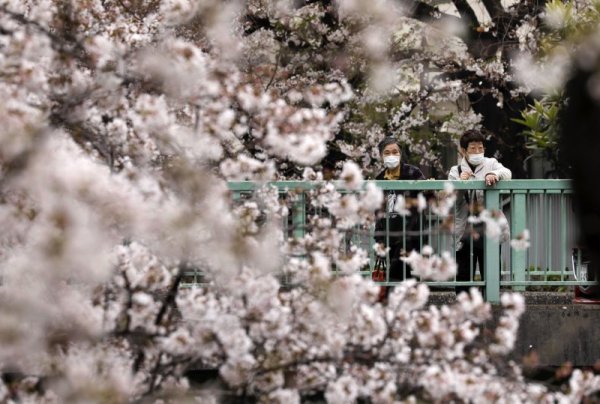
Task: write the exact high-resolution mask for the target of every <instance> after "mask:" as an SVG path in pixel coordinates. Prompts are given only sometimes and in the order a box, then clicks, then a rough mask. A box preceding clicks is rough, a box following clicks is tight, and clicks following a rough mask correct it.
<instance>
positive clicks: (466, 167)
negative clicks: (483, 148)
mask: <svg viewBox="0 0 600 404" xmlns="http://www.w3.org/2000/svg"><path fill="white" fill-rule="evenodd" d="M483 159H484V160H483V162H482V163H481V164H479V165H478V166H475V171H473V170H472V169H471V166H470V165H469V162H468V161H467V159H466V158H464V157H463V158H462V160H461V161H460V168H461V169H462V171H467V172H469V173H473V174H474V173H476V172H479V171H481V170H483V166H484V165H485V157H484V158H483Z"/></svg>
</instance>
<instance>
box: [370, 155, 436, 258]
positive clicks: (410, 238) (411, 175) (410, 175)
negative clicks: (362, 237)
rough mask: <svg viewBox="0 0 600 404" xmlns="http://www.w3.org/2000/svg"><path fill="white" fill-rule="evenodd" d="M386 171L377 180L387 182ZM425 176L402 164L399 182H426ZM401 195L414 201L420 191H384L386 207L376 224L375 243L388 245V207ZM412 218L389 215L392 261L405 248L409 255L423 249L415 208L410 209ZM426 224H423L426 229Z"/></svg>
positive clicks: (394, 214) (412, 167)
mask: <svg viewBox="0 0 600 404" xmlns="http://www.w3.org/2000/svg"><path fill="white" fill-rule="evenodd" d="M384 175H385V170H384V171H382V172H381V173H379V175H377V177H375V179H376V180H385V178H384ZM424 179H425V176H424V175H423V173H422V172H421V170H419V168H418V167H415V166H412V165H410V164H404V163H400V178H399V180H424ZM397 194H401V195H403V196H404V197H405V198H407V199H414V198H416V197H417V195H418V194H419V191H418V190H415V191H384V196H385V197H384V207H383V209H382V212H380V215H381V217H380V218H379V219H377V222H376V224H375V241H376V242H378V243H383V244H384V245H385V244H386V239H387V238H386V217H385V211H386V208H387V206H388V201H390V198H394V196H395V195H397ZM410 212H411V214H410V216H402V215H400V214H397V213H389V219H388V220H389V222H388V224H389V233H390V236H389V239H388V240H389V247H390V259H392V260H393V259H396V258H397V256H398V255H399V254H400V251H401V250H402V249H403V247H406V248H405V252H406V253H408V252H410V251H411V250H413V249H415V250H417V251H419V250H420V249H421V245H420V241H421V236H420V234H417V233H419V231H420V226H421V224H420V222H419V213H418V211H417V209H416V208H415V207H413V208H411V209H410ZM424 225H425V223H423V227H424ZM404 230H406V244H404V242H403V235H404ZM423 230H425V229H423ZM426 242H427V241H426V238H425V237H423V243H426Z"/></svg>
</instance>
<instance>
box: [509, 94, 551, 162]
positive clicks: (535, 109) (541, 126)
mask: <svg viewBox="0 0 600 404" xmlns="http://www.w3.org/2000/svg"><path fill="white" fill-rule="evenodd" d="M561 104H562V101H561V100H560V98H559V97H556V98H543V99H541V100H539V101H538V100H535V101H534V102H533V105H529V107H528V108H527V109H526V110H524V111H521V118H522V119H517V118H513V121H514V122H517V123H520V124H521V125H523V126H525V128H526V129H525V130H523V132H522V134H523V135H524V136H525V137H526V139H527V143H526V146H527V148H528V149H531V150H543V151H545V152H549V153H552V154H553V153H555V152H556V150H557V147H558V128H559V122H558V112H559V110H560V105H561Z"/></svg>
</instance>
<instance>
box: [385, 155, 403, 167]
mask: <svg viewBox="0 0 600 404" xmlns="http://www.w3.org/2000/svg"><path fill="white" fill-rule="evenodd" d="M398 164H400V156H385V157H384V158H383V165H384V166H385V168H396V167H398Z"/></svg>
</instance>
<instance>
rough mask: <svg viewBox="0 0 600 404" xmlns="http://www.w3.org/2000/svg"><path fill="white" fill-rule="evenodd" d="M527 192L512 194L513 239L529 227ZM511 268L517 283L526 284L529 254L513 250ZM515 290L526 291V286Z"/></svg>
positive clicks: (514, 192)
mask: <svg viewBox="0 0 600 404" xmlns="http://www.w3.org/2000/svg"><path fill="white" fill-rule="evenodd" d="M526 192H527V191H521V190H515V191H513V194H512V201H511V207H510V211H511V215H510V219H511V220H510V221H511V224H510V228H511V233H512V235H513V238H515V237H517V236H518V235H520V234H521V233H523V230H525V227H526V226H527V195H526ZM510 268H511V271H510V272H511V273H512V275H513V279H512V280H514V281H515V282H524V281H525V275H526V272H527V252H526V251H525V250H521V251H517V250H513V251H511V254H510ZM513 289H514V290H518V291H524V290H525V286H515V287H513Z"/></svg>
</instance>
